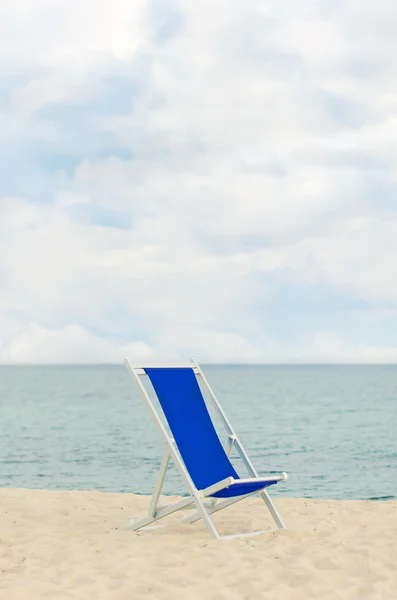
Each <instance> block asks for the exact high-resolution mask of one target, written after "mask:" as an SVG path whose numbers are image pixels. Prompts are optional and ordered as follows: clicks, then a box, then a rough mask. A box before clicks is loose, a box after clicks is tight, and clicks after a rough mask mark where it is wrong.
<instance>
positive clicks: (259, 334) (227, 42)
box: [0, 0, 397, 362]
mask: <svg viewBox="0 0 397 600" xmlns="http://www.w3.org/2000/svg"><path fill="white" fill-rule="evenodd" d="M372 7H373V3H370V2H369V1H364V2H360V3H358V2H355V1H354V2H351V3H349V7H347V6H345V5H343V4H341V3H336V2H331V1H329V2H322V3H318V2H315V1H314V0H305V1H304V2H300V3H299V6H298V5H297V4H296V3H295V2H292V0H291V1H288V2H286V3H281V4H280V3H279V2H277V1H276V0H274V1H271V2H266V3H258V2H254V1H248V2H244V3H241V2H238V1H237V0H233V1H232V2H230V1H226V0H224V1H222V2H217V3H216V4H213V3H210V2H207V1H203V2H194V1H193V0H188V1H186V2H183V3H171V2H164V3H161V5H160V4H156V3H154V2H144V1H143V0H142V1H139V2H133V3H131V2H126V1H125V0H117V1H116V2H110V1H109V0H101V1H100V2H95V3H94V2H93V1H91V0H90V1H89V2H86V3H84V4H81V3H78V2H74V1H73V2H66V1H65V0H57V1H56V2H49V0H40V1H39V0H29V2H27V1H26V0H16V2H14V3H13V5H12V7H5V5H4V4H2V3H1V2H0V35H1V37H2V49H3V51H1V50H0V67H1V70H2V73H3V77H0V127H1V129H2V131H3V135H4V147H3V148H2V156H4V161H8V162H5V163H4V164H6V165H8V166H7V167H6V169H5V179H4V181H5V182H7V184H6V183H4V189H1V187H0V285H1V295H0V360H2V361H6V362H10V361H11V362H12V361H16V362H18V361H22V362H35V361H39V362H54V361H55V362H57V361H64V360H65V361H67V362H74V361H82V362H93V361H110V362H113V361H118V360H119V359H120V356H121V355H122V354H123V352H126V351H128V352H131V353H132V354H133V355H134V356H135V355H138V354H141V355H142V356H143V355H145V356H151V357H161V358H165V357H167V356H172V357H184V356H186V355H188V354H195V355H197V357H198V358H201V357H203V358H204V359H205V360H220V361H226V360H230V361H238V360H242V361H253V362H257V361H260V360H266V361H270V362H275V361H276V362H277V361H289V360H292V361H298V362H301V361H302V360H304V361H314V362H317V361H318V359H319V358H321V357H322V358H321V361H330V362H333V361H353V362H355V361H364V362H368V361H369V362H370V361H371V360H373V361H375V362H377V361H381V362H382V361H385V362H387V361H394V360H396V356H395V348H396V345H395V342H394V341H392V340H391V334H390V332H391V331H392V330H393V327H394V328H395V327H396V325H397V323H396V320H397V317H396V308H397V287H396V281H397V271H396V266H395V260H394V256H395V255H396V253H397V207H396V204H395V197H396V185H397V181H396V176H397V154H396V149H395V143H394V139H395V136H394V135H393V131H394V130H395V127H396V123H397V117H396V115H397V82H396V81H395V78H394V62H393V60H391V57H392V56H394V54H395V52H396V50H397V42H396V41H395V26H396V25H397V13H396V12H395V10H394V8H393V7H392V5H391V4H390V2H388V1H387V0H380V2H379V3H378V4H377V10H376V12H374V11H373V10H372ZM369 39H370V40H372V41H371V43H368V40H369ZM3 80H4V85H3V87H2V84H3ZM2 94H3V95H2ZM3 97H4V98H5V100H4V102H3V103H1V102H2V100H1V99H2V98H3ZM51 111H52V112H51ZM122 157H123V158H122ZM54 165H55V166H54ZM2 197H3V198H2ZM1 198H2V199H1ZM288 290H292V292H291V291H288ZM305 293H306V294H307V295H308V297H309V299H308V300H307V301H306V304H304V305H303V306H302V302H301V303H300V305H299V306H296V304H297V302H296V301H295V298H294V294H296V296H299V295H300V294H301V295H302V294H303V295H304V294H305ZM285 294H289V296H288V297H287V298H285ZM291 294H292V295H291ZM316 294H318V297H319V300H318V301H317V300H316ZM335 297H336V298H339V299H340V301H339V300H338V302H339V304H338V306H339V308H338V309H336V308H329V306H328V304H327V298H331V299H332V298H335ZM280 298H282V299H283V300H284V302H285V303H286V304H288V319H286V317H285V314H282V313H281V312H280V309H279V304H280ZM330 302H331V300H330ZM334 302H336V301H334ZM313 306H315V310H316V311H317V313H318V315H319V316H316V317H315V318H314V316H312V314H311V313H312V312H313V310H314V309H313ZM363 311H364V313H365V311H368V318H367V321H366V319H365V318H364V317H363ZM385 311H389V312H387V315H386V316H385V314H386V313H385ZM287 320H288V323H287ZM358 323H360V326H358V325H357V324H358ZM366 323H367V325H366ZM377 330H378V332H377Z"/></svg>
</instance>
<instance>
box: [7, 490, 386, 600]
mask: <svg viewBox="0 0 397 600" xmlns="http://www.w3.org/2000/svg"><path fill="white" fill-rule="evenodd" d="M172 498H174V499H175V501H177V500H178V498H177V497H172ZM149 500H150V498H149V497H148V496H138V495H133V494H125V493H120V494H115V493H102V492H95V491H86V492H82V491H46V490H32V489H12V488H2V489H0V503H1V506H2V510H1V516H0V532H1V538H0V572H1V577H0V598H10V599H11V598H12V599H14V598H15V599H16V600H24V599H25V598H26V599H28V598H29V600H33V599H35V598H37V599H39V598H40V599H41V598H80V599H84V598H98V599H102V598H103V599H105V598H106V599H112V598H115V599H119V598H120V599H127V598H128V599H131V598H140V597H147V596H152V597H153V598H164V599H169V600H171V598H172V599H174V598H189V599H192V600H194V599H196V598H197V599H199V598H200V599H202V598H205V599H206V598H208V599H213V600H215V599H216V600H218V599H219V598H228V599H230V598H236V599H240V598H241V599H246V598H247V599H250V598H252V599H253V598H264V599H266V598H270V599H273V598H274V599H276V598H282V599H283V600H284V599H285V600H288V599H289V598H291V599H292V598H294V599H295V598H302V599H303V598H320V597H321V598H323V599H326V598H329V599H331V598H332V599H334V598H344V599H346V600H350V599H353V598H357V599H361V598H366V599H367V598H371V599H372V598H374V599H375V598H381V599H382V600H384V599H388V598H390V599H392V598H395V595H396V590H397V501H393V500H387V501H360V500H348V501H344V500H312V499H299V498H289V499H288V498H276V504H277V507H278V508H279V509H280V511H281V513H282V515H283V517H284V519H285V522H286V524H287V527H288V529H287V530H285V531H277V530H274V529H273V528H274V526H273V523H272V521H271V518H270V516H269V513H268V512H267V510H266V509H265V506H264V504H263V502H262V501H261V499H260V498H251V499H248V500H245V501H242V502H240V503H237V504H236V505H234V506H232V507H230V508H228V509H226V510H225V511H221V512H220V513H217V514H216V515H215V516H214V521H215V523H216V525H217V527H218V528H219V531H220V533H221V534H222V535H228V534H233V533H245V532H248V531H255V530H258V529H269V531H266V532H265V533H264V534H262V535H260V536H256V537H245V538H237V539H234V540H213V539H211V537H210V535H209V534H208V532H207V530H206V529H205V527H204V526H203V524H202V523H200V522H198V523H195V524H183V523H180V522H178V521H180V518H181V516H182V515H177V516H175V515H173V516H172V517H169V518H167V519H164V521H163V522H161V524H162V525H165V526H164V527H159V528H156V529H153V530H150V531H146V532H144V531H140V532H133V531H126V530H124V527H125V526H126V524H127V522H128V520H129V519H130V518H132V517H136V516H140V515H141V514H143V513H144V512H145V510H146V508H147V506H148V503H149ZM167 501H170V497H167ZM270 529H273V531H270Z"/></svg>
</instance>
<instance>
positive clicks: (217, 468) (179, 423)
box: [145, 367, 239, 490]
mask: <svg viewBox="0 0 397 600" xmlns="http://www.w3.org/2000/svg"><path fill="white" fill-rule="evenodd" d="M145 372H146V374H147V375H148V377H149V379H150V382H151V384H152V386H153V388H154V391H155V392H156V395H157V397H158V399H159V402H160V405H161V408H162V410H163V412H164V415H165V418H166V419H167V422H168V425H169V427H170V430H171V432H172V435H173V437H174V439H175V442H176V444H177V446H178V449H179V452H180V454H181V456H182V459H183V462H184V463H185V465H186V468H187V470H188V472H189V475H190V477H191V478H192V480H193V482H194V485H195V486H196V488H197V489H199V490H202V489H204V488H206V487H208V486H210V485H212V484H213V483H217V482H218V481H221V480H222V479H226V477H234V478H235V479H239V476H238V474H237V473H236V471H235V469H234V467H233V465H232V464H231V462H230V460H229V458H228V456H227V454H226V452H225V450H224V448H223V446H222V444H221V441H220V439H219V437H218V434H217V432H216V430H215V427H214V425H213V423H212V420H211V417H210V414H209V412H208V409H207V406H206V403H205V400H204V398H203V395H202V393H201V390H200V386H199V384H198V382H197V379H196V376H195V374H194V371H193V369H189V368H182V369H181V368H173V367H171V368H147V369H146V368H145Z"/></svg>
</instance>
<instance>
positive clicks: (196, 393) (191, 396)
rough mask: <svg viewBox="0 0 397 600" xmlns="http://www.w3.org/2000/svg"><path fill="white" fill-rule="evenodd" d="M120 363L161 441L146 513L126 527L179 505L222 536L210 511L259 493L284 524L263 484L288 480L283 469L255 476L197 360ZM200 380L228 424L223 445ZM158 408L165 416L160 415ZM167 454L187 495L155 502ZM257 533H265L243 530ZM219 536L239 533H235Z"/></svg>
mask: <svg viewBox="0 0 397 600" xmlns="http://www.w3.org/2000/svg"><path fill="white" fill-rule="evenodd" d="M124 362H125V365H126V367H127V369H128V371H129V373H130V374H131V376H132V377H133V379H134V380H135V381H136V383H137V384H138V387H139V389H140V390H141V392H142V394H143V397H144V399H145V401H146V403H147V406H148V408H149V411H150V413H151V415H152V417H153V419H154V422H155V424H156V425H157V428H158V430H159V432H160V434H161V436H162V437H163V440H164V444H165V448H164V455H163V459H162V462H161V466H160V472H159V475H158V479H157V482H156V485H155V488H154V492H153V496H152V499H151V502H150V505H149V509H148V512H147V515H146V516H145V517H143V518H139V519H137V520H131V521H130V523H129V525H128V526H127V527H126V528H127V529H132V530H134V531H136V530H138V529H141V528H143V527H146V526H148V525H150V524H151V523H153V522H155V521H158V520H159V519H162V518H163V517H166V516H168V515H170V514H172V513H174V512H176V511H178V510H185V509H194V511H195V512H194V513H193V514H192V515H189V516H188V517H185V519H183V521H185V522H190V523H193V522H194V521H197V520H199V519H202V520H203V521H204V523H205V525H206V526H207V528H208V529H209V531H210V533H211V535H212V537H213V538H215V539H220V537H221V536H220V535H219V533H218V531H217V530H216V528H215V525H214V523H213V521H212V519H211V515H212V514H213V513H215V512H217V511H219V510H222V509H223V508H226V507H227V506H230V505H231V504H234V503H235V502H238V501H239V500H243V499H244V498H248V496H251V495H253V494H257V493H259V494H260V495H261V496H262V498H263V500H264V502H265V504H266V506H267V508H268V509H269V511H270V514H271V516H272V517H273V519H274V521H275V523H276V525H277V527H278V528H279V529H285V525H284V523H283V521H282V519H281V516H280V515H279V513H278V511H277V510H276V507H275V506H274V504H273V502H272V500H271V499H270V497H269V495H268V494H267V491H266V488H267V487H269V486H270V485H274V484H277V483H278V482H279V481H282V480H285V479H287V474H286V473H282V474H280V475H271V476H269V477H259V476H258V474H257V472H256V470H255V468H254V466H253V465H252V463H251V461H250V459H249V458H248V456H247V454H246V452H245V450H244V448H243V446H242V444H241V442H240V440H239V438H238V436H237V434H236V433H235V431H234V429H233V428H232V426H231V424H230V422H229V421H228V419H227V417H226V415H225V413H224V412H223V410H222V408H221V406H220V404H219V402H218V400H217V399H216V397H215V394H214V392H213V391H212V389H211V387H210V385H209V383H208V381H207V379H206V377H205V375H204V373H203V372H202V370H201V368H200V367H199V365H198V364H197V363H196V362H195V361H194V360H192V361H191V362H190V363H183V364H176V365H163V364H161V365H144V364H141V363H140V364H130V363H129V361H128V360H125V361H124ZM149 382H150V383H149ZM199 382H200V384H201V387H202V388H203V390H204V389H205V388H206V389H207V392H208V394H206V395H208V396H209V398H210V401H211V403H212V405H213V408H214V409H215V411H216V413H217V414H218V416H219V417H220V420H221V422H222V424H223V425H224V427H225V429H226V433H227V435H228V438H227V442H226V444H225V447H224V446H223V445H222V443H221V441H220V439H219V437H218V434H217V432H216V430H215V427H214V425H213V422H212V420H211V416H210V413H209V411H208V409H207V405H206V402H205V400H204V396H203V394H202V391H201V387H200V385H199ZM150 387H152V392H151V394H152V395H153V390H154V392H155V395H156V397H157V400H158V402H157V401H156V400H155V401H152V400H151V397H150V395H149V389H150ZM159 409H160V410H159ZM161 412H162V413H163V416H160V415H161ZM233 449H235V450H236V451H237V452H238V454H239V455H240V457H241V459H242V460H243V462H244V463H245V466H246V468H247V470H248V474H249V476H250V477H249V478H247V479H241V478H240V477H239V475H238V474H237V472H236V470H235V469H234V467H233V465H232V463H231V462H230V459H229V457H230V455H231V452H232V451H233ZM171 458H172V459H173V461H174V463H175V465H176V467H177V469H178V471H179V473H180V475H181V477H182V479H183V481H184V482H185V484H186V487H187V490H188V492H189V496H188V497H186V498H183V499H182V500H180V501H179V502H176V503H174V504H169V505H167V506H159V505H158V500H159V497H160V493H161V490H162V487H163V483H164V479H165V476H166V471H167V468H168V464H169V461H170V459H171ZM260 533H263V532H262V531H257V532H253V533H248V534H247V533H245V534H241V535H243V536H246V535H258V534H260ZM223 537H229V538H230V537H239V534H236V535H232V536H223Z"/></svg>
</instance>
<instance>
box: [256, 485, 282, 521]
mask: <svg viewBox="0 0 397 600" xmlns="http://www.w3.org/2000/svg"><path fill="white" fill-rule="evenodd" d="M261 496H262V498H263V501H264V503H265V504H266V506H267V508H268V509H269V512H270V514H271V515H272V517H273V520H274V522H275V523H276V525H277V527H278V528H279V529H287V528H286V526H285V523H284V521H283V520H282V518H281V515H280V513H279V512H278V510H277V508H276V507H275V506H274V504H273V502H272V500H271V498H270V496H269V494H268V493H267V492H266V490H263V492H261Z"/></svg>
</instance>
